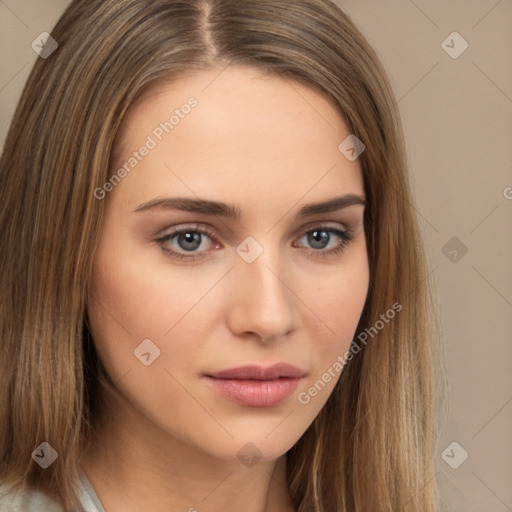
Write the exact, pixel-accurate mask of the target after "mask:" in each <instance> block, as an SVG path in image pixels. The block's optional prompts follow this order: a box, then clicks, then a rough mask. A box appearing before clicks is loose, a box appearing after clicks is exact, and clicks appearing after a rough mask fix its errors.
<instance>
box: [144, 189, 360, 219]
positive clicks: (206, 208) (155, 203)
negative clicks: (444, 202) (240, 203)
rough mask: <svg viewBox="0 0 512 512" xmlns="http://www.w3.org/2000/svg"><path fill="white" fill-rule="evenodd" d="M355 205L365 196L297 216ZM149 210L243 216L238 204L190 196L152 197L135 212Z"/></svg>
mask: <svg viewBox="0 0 512 512" xmlns="http://www.w3.org/2000/svg"><path fill="white" fill-rule="evenodd" d="M354 205H362V206H367V202H366V199H365V198H364V196H360V195H357V194H346V195H344V196H339V197H333V198H332V199H328V200H327V201H320V202H316V203H310V204H306V205H304V206H303V207H302V208H301V209H300V210H299V211H298V212H297V215H296V217H297V218H303V217H307V216H309V215H315V214H319V213H330V212H334V211H337V210H341V209H343V208H347V207H349V206H354ZM149 210H163V211H165V210H181V211H185V212H191V213H202V214H204V215H213V216H216V217H225V218H227V219H233V220H238V219H240V218H241V216H242V211H241V210H240V208H237V207H236V206H233V205H230V204H226V203H223V202H219V201H209V200H207V199H200V198H198V199H192V198H188V197H166V198H162V199H152V200H151V201H147V202H146V203H142V204H140V205H139V206H137V208H136V209H135V210H134V212H146V211H149Z"/></svg>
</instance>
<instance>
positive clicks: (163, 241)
mask: <svg viewBox="0 0 512 512" xmlns="http://www.w3.org/2000/svg"><path fill="white" fill-rule="evenodd" d="M333 235H334V236H333ZM205 238H207V239H209V240H210V241H209V242H207V243H206V244H205V243H204V242H205ZM304 238H305V239H306V241H305V242H301V240H302V239H304ZM352 239H353V234H352V233H351V232H350V231H343V230H341V229H338V228H334V227H329V226H317V227H315V228H313V229H309V230H307V231H305V232H303V234H302V235H301V237H300V239H299V241H298V242H297V243H296V244H295V245H294V246H295V247H304V246H306V245H309V246H311V247H312V250H309V251H308V253H309V254H310V255H311V256H318V255H321V256H328V255H334V254H338V253H341V252H342V251H343V250H344V249H345V247H346V246H347V245H348V243H349V242H350V241H351V240H352ZM213 240H215V241H216V237H215V235H214V234H213V233H212V232H211V231H210V230H209V229H207V228H204V227H199V226H188V227H182V228H179V229H175V230H174V231H172V232H171V233H168V234H166V235H164V236H161V237H160V238H158V239H156V240H155V241H156V242H157V243H158V244H159V245H160V247H161V249H162V251H164V252H165V253H166V254H168V255H169V256H171V257H172V258H175V259H179V260H187V259H190V260H195V259H200V258H203V257H204V253H206V252H208V250H209V249H211V248H212V246H215V247H217V248H218V247H220V245H219V244H214V243H213V242H212V241H213ZM333 240H334V242H335V243H334V244H332V243H331V242H333ZM329 244H331V246H332V247H330V248H327V249H326V247H328V246H329ZM205 245H206V247H205ZM198 249H202V250H198Z"/></svg>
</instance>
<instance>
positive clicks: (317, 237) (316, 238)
mask: <svg viewBox="0 0 512 512" xmlns="http://www.w3.org/2000/svg"><path fill="white" fill-rule="evenodd" d="M309 242H310V243H311V246H312V247H314V248H315V249H323V246H324V245H325V244H327V243H328V242H329V234H328V233H327V232H326V231H313V232H312V233H310V235H309Z"/></svg>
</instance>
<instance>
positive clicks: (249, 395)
mask: <svg viewBox="0 0 512 512" xmlns="http://www.w3.org/2000/svg"><path fill="white" fill-rule="evenodd" d="M205 378H206V380H207V381H208V382H209V383H210V385H211V386H213V388H214V389H215V390H216V391H217V392H218V393H219V394H221V395H222V396H224V397H225V398H227V399H229V400H232V401H233V402H236V403H238V404H241V405H245V406H248V407H272V406H274V405H278V404H279V403H281V402H282V401H283V400H285V399H286V398H288V397H289V396H290V395H291V394H292V393H293V392H294V391H295V390H296V389H297V386H298V385H299V382H300V380H301V379H300V378H291V377H289V378H288V377H286V378H280V379H274V380H238V379H216V378H214V377H205Z"/></svg>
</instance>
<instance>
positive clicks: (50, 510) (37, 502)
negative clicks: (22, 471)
mask: <svg viewBox="0 0 512 512" xmlns="http://www.w3.org/2000/svg"><path fill="white" fill-rule="evenodd" d="M0 512H63V510H62V507H61V506H60V505H58V504H57V503H55V502H54V501H53V500H50V498H48V497H47V496H46V495H45V494H43V493H42V492H38V491H18V492H16V493H14V492H11V491H10V490H9V489H8V488H7V487H5V486H3V485H1V484H0Z"/></svg>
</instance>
